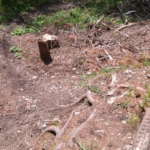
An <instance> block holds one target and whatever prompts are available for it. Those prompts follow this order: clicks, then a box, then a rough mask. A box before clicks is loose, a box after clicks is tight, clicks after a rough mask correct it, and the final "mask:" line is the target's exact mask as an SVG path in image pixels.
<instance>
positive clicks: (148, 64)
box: [142, 57, 150, 67]
mask: <svg viewBox="0 0 150 150" xmlns="http://www.w3.org/2000/svg"><path fill="white" fill-rule="evenodd" d="M142 65H143V66H145V67H146V66H150V60H149V59H147V58H145V57H144V58H143V61H142Z"/></svg>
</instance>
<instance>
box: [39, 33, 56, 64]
mask: <svg viewBox="0 0 150 150" xmlns="http://www.w3.org/2000/svg"><path fill="white" fill-rule="evenodd" d="M38 45H39V52H40V57H41V59H42V61H43V62H44V63H45V64H50V63H51V62H52V58H51V56H50V49H52V48H53V47H58V46H59V42H58V38H57V36H55V35H49V34H45V35H44V36H43V37H42V38H41V39H39V40H38Z"/></svg>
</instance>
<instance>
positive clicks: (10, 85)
mask: <svg viewBox="0 0 150 150" xmlns="http://www.w3.org/2000/svg"><path fill="white" fill-rule="evenodd" d="M108 27H109V26H107V25H106V24H105V23H100V27H99V28H98V29H97V28H93V29H92V30H90V29H89V30H88V31H87V33H81V32H79V31H78V30H76V31H77V32H78V34H77V33H76V31H68V32H65V31H55V30H54V29H53V27H43V30H42V32H41V33H40V34H30V33H29V34H25V35H23V36H18V37H13V36H11V35H10V34H7V33H5V32H1V33H0V44H1V50H0V60H1V61H0V120H1V122H0V149H2V150H4V149H5V150H29V149H30V150H31V149H36V150H48V149H53V148H54V146H55V142H54V139H55V136H54V135H53V134H51V133H49V132H47V133H44V134H43V135H42V136H41V138H40V139H39V141H38V143H37V144H36V141H37V139H38V137H39V136H40V134H41V132H42V131H43V130H44V129H45V128H47V127H48V126H51V125H57V126H58V127H59V128H60V129H61V128H62V127H63V126H64V125H65V123H66V122H67V121H68V119H69V116H70V114H71V113H72V111H75V113H74V115H73V116H72V118H71V121H70V122H69V124H68V126H67V128H66V129H65V132H64V134H63V136H62V137H61V139H58V140H57V142H56V144H59V143H60V142H62V141H63V146H62V148H61V149H62V150H67V149H75V150H76V149H79V144H78V142H79V141H81V142H82V144H83V145H84V146H85V145H89V147H88V148H89V149H90V148H91V149H92V146H94V145H96V147H94V148H93V149H97V150H122V149H125V150H129V149H130V148H131V147H132V144H133V139H134V137H135V135H136V132H137V129H138V126H139V124H140V122H139V123H138V124H137V125H136V126H133V125H132V122H131V119H130V117H131V116H134V115H138V116H139V117H140V121H141V120H142V118H143V115H144V112H143V110H142V109H140V108H139V104H138V100H142V99H143V96H144V95H145V94H147V93H148V91H147V89H146V88H145V86H146V85H149V84H150V79H149V78H147V74H149V72H150V68H149V67H143V65H142V59H143V55H145V57H147V58H149V46H150V42H149V41H150V40H149V37H150V32H149V30H150V23H149V21H146V22H142V23H141V22H139V23H136V24H135V25H133V26H127V27H125V28H123V29H120V30H119V31H117V28H115V29H112V27H110V29H109V30H108ZM7 29H8V28H7ZM7 29H5V30H6V31H8V30H7ZM54 31H55V32H54ZM45 33H49V34H55V35H57V36H58V38H59V42H60V47H59V48H54V49H52V50H50V52H51V57H52V59H53V62H52V63H51V64H49V65H45V64H43V62H42V61H41V59H40V57H39V50H38V44H37V41H38V39H39V38H40V37H41V36H42V35H43V34H45ZM13 45H16V46H18V47H20V48H22V50H23V51H24V52H21V59H17V58H15V57H14V56H13V54H12V53H9V48H10V47H11V46H13ZM106 51H107V52H108V53H109V55H110V56H111V57H112V59H113V60H112V61H111V60H110V58H109V57H108V55H107V54H106ZM121 64H123V65H125V66H126V67H127V68H122V69H118V70H115V71H114V70H113V71H109V69H108V67H109V68H115V69H117V68H121V66H120V65H121ZM103 69H104V70H105V72H104V73H99V74H96V73H97V72H98V71H102V70H103ZM106 69H108V70H106ZM94 73H95V74H94ZM114 74H116V80H117V81H115V83H113V86H112V85H111V82H112V76H113V75H114ZM94 86H95V87H98V88H100V89H101V90H102V93H101V94H100V95H98V94H96V93H92V97H93V98H94V99H95V103H94V105H92V106H89V104H88V102H87V99H85V101H82V102H80V103H77V104H76V105H73V106H69V107H65V108H58V105H68V104H71V103H73V102H75V101H76V100H77V99H78V98H79V97H80V96H81V95H83V94H84V93H86V92H87V91H88V90H91V89H92V87H94ZM131 87H132V88H131ZM114 88H116V91H115V92H113V93H112V94H110V95H108V91H112V90H113V89H114ZM135 89H136V90H135ZM125 92H127V93H126V94H124V93H125ZM139 93H140V94H139ZM123 94H124V95H123ZM121 95H123V96H122V97H119V96H121ZM114 97H116V98H115V100H114V102H112V98H114ZM127 101H128V102H129V103H125V102H127ZM111 102H112V103H111ZM57 108H58V109H57ZM94 109H96V110H97V111H96V114H95V116H94V117H93V119H92V120H91V121H89V122H88V124H87V125H86V126H84V127H83V129H82V130H81V131H80V132H79V134H77V136H76V137H75V138H74V139H73V141H74V146H73V147H72V148H70V147H69V146H68V145H67V143H68V140H69V138H70V136H69V133H71V131H72V130H73V129H74V128H75V127H78V126H80V125H81V124H83V123H84V122H85V121H86V119H87V118H88V117H89V116H90V114H91V113H92V112H93V110H94ZM51 120H54V121H51ZM55 120H59V121H58V123H56V122H57V121H55ZM35 144H36V145H35Z"/></svg>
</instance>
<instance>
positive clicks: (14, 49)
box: [9, 46, 21, 59]
mask: <svg viewBox="0 0 150 150" xmlns="http://www.w3.org/2000/svg"><path fill="white" fill-rule="evenodd" d="M20 51H21V49H20V48H19V47H17V46H12V47H11V48H10V49H9V52H11V53H14V56H15V57H17V58H18V59H20V57H21V54H20V53H19V52H20Z"/></svg>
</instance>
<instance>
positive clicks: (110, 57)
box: [103, 49, 113, 61]
mask: <svg viewBox="0 0 150 150" xmlns="http://www.w3.org/2000/svg"><path fill="white" fill-rule="evenodd" d="M103 50H104V52H105V53H106V54H107V56H108V57H109V59H110V60H111V61H113V59H112V57H111V56H110V55H109V53H108V52H107V51H106V50H105V49H103Z"/></svg>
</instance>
